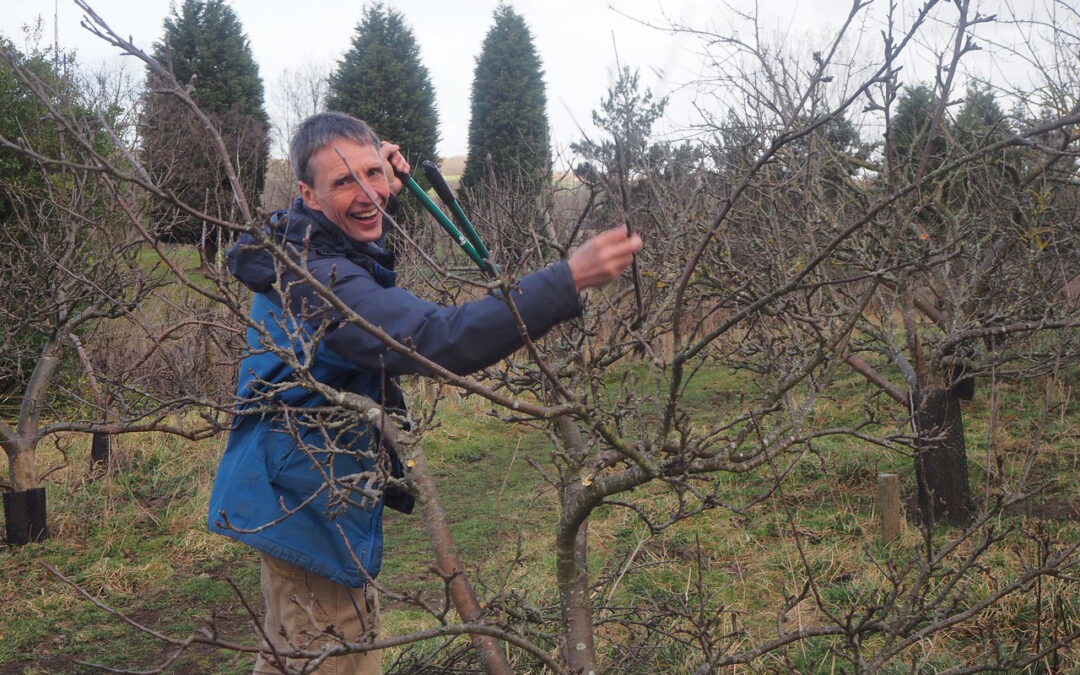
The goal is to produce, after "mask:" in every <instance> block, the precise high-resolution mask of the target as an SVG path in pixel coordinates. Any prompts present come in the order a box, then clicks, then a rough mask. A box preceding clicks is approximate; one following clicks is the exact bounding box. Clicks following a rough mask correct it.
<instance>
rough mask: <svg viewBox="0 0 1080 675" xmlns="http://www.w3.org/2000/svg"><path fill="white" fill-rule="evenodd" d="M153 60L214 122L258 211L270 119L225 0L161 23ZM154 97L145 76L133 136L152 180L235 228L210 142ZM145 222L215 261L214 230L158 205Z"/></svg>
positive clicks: (174, 104)
mask: <svg viewBox="0 0 1080 675" xmlns="http://www.w3.org/2000/svg"><path fill="white" fill-rule="evenodd" d="M153 55H154V58H156V59H157V60H158V61H160V62H161V63H162V64H163V65H164V66H165V67H166V68H168V69H170V70H171V71H172V73H173V74H174V75H175V76H176V79H177V80H178V81H179V82H180V83H181V85H186V86H187V87H188V89H189V91H190V92H191V97H192V98H193V99H194V100H195V102H196V103H197V104H198V105H199V107H200V108H202V110H203V111H204V112H205V113H207V115H208V116H209V117H210V119H211V120H212V121H213V123H214V125H215V126H216V127H217V129H218V131H219V132H220V133H221V137H222V140H223V141H224V142H225V146H226V148H227V149H228V152H229V155H230V157H231V158H232V165H233V168H234V169H235V170H236V172H237V176H238V177H239V179H240V183H241V185H242V187H243V190H244V195H245V197H246V198H247V200H248V204H249V205H250V206H251V207H252V208H254V207H255V206H257V205H258V203H259V195H260V194H261V192H262V188H263V184H264V181H265V174H266V162H267V157H268V155H269V141H268V128H269V117H268V116H267V114H266V110H265V108H264V105H263V86H262V80H261V79H260V78H259V69H258V66H257V65H256V63H255V59H254V57H253V55H252V52H251V46H250V44H249V43H248V39H247V37H246V36H245V35H244V31H243V27H242V26H241V24H240V20H239V19H238V18H237V16H236V14H235V13H234V12H233V10H232V9H231V8H230V7H229V6H228V5H227V4H226V3H225V0H184V2H183V4H182V5H181V6H180V7H179V8H175V7H174V8H173V11H172V15H171V16H169V17H167V18H166V19H165V23H164V35H163V36H162V39H161V41H160V42H157V43H155V44H154V49H153ZM160 89H161V82H160V81H159V79H158V78H157V76H155V75H153V74H152V73H150V74H148V77H147V93H146V105H145V109H144V112H143V117H142V120H141V124H140V131H141V134H142V139H143V152H144V160H145V162H146V164H147V166H148V168H149V169H150V171H151V174H152V175H153V176H154V177H155V179H157V180H160V181H161V182H162V183H163V185H164V186H165V187H166V189H168V190H170V191H171V192H172V193H173V194H174V195H176V197H177V198H178V199H179V200H180V201H182V202H184V203H186V204H188V205H189V206H192V207H194V208H196V209H198V210H200V211H202V212H204V213H206V214H208V215H210V216H213V217H215V218H220V219H222V220H235V219H236V217H237V215H238V212H237V210H236V198H235V196H234V194H233V190H232V188H231V186H230V184H229V181H228V178H227V175H226V172H225V164H224V162H223V161H222V159H221V158H220V156H219V154H218V151H217V149H216V146H215V144H214V143H213V139H212V137H211V135H210V134H209V133H207V131H206V129H205V128H204V126H203V125H202V124H201V123H199V122H198V120H197V119H195V117H194V115H193V114H192V113H191V111H190V110H188V109H187V108H186V107H184V106H183V104H182V103H180V101H179V100H178V99H177V98H176V97H175V96H171V95H168V94H161V93H157V92H158V90H160ZM151 215H152V222H153V224H154V225H155V226H157V227H159V228H160V231H161V233H162V235H163V236H164V237H166V238H167V239H171V240H173V241H178V242H182V243H201V244H202V246H201V249H202V251H203V253H204V254H206V255H207V256H209V257H213V254H214V253H216V251H217V236H216V233H217V232H216V228H215V227H213V226H212V225H208V224H207V223H206V222H204V221H203V220H202V219H199V218H196V217H194V216H191V215H189V214H186V213H184V212H182V211H180V210H178V209H176V208H174V207H170V206H168V205H164V204H162V205H158V206H155V207H154V209H153V211H152V214H151Z"/></svg>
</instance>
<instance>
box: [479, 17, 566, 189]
mask: <svg viewBox="0 0 1080 675" xmlns="http://www.w3.org/2000/svg"><path fill="white" fill-rule="evenodd" d="M468 152H469V154H468V159H467V160H466V165H465V173H464V175H463V176H462V178H461V184H462V187H463V188H466V189H469V190H473V191H475V189H476V188H478V187H481V186H484V185H486V184H488V182H489V180H490V178H491V177H495V181H496V184H497V185H498V186H500V187H501V188H503V189H508V188H509V189H515V190H520V191H521V192H522V193H523V194H526V195H534V194H538V193H539V192H540V189H541V188H542V187H543V182H544V180H545V179H546V177H547V175H548V173H549V169H550V166H551V151H550V147H549V138H548V118H547V93H546V91H545V85H544V71H543V69H542V64H541V63H540V56H539V55H538V54H537V52H536V48H535V47H534V46H533V39H532V33H531V32H530V31H529V28H528V26H526V25H525V20H524V19H523V18H522V17H521V15H519V14H518V13H517V12H515V11H514V10H513V9H512V8H511V7H509V6H507V5H500V6H499V7H498V8H497V9H496V10H495V23H494V25H492V27H491V30H489V31H488V34H487V37H485V38H484V44H483V47H482V48H481V52H480V56H479V57H477V59H476V71H475V76H474V79H473V88H472V118H471V119H470V121H469V151H468Z"/></svg>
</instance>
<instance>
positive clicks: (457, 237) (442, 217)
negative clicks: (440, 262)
mask: <svg viewBox="0 0 1080 675" xmlns="http://www.w3.org/2000/svg"><path fill="white" fill-rule="evenodd" d="M394 175H396V176H397V177H398V179H399V180H401V182H402V183H404V185H405V187H406V188H408V189H409V192H411V193H413V196H415V197H416V198H417V199H419V200H420V203H421V204H423V206H424V208H425V209H427V211H428V213H430V214H431V215H432V216H434V217H435V220H437V221H439V224H440V225H442V227H443V229H444V230H446V232H447V234H449V235H450V237H451V238H452V239H453V240H454V241H456V242H457V243H458V246H460V247H461V248H462V250H464V251H465V253H466V254H467V255H468V256H469V257H470V258H471V259H472V261H473V262H474V263H476V265H477V267H479V268H480V269H481V270H482V271H484V272H487V273H488V274H490V275H492V276H496V275H495V271H494V270H493V269H492V268H491V267H490V266H488V264H487V263H486V262H485V261H484V258H483V257H481V256H480V254H479V253H478V252H477V251H476V248H475V247H474V246H473V245H472V244H471V243H470V242H469V240H468V239H466V238H465V236H464V235H462V234H461V231H460V230H458V229H457V227H455V226H454V223H452V222H450V219H449V218H447V217H446V214H445V213H443V212H442V209H440V208H439V206H438V204H436V203H435V202H433V201H431V197H428V196H427V193H426V192H424V189H423V188H421V187H420V186H419V185H417V183H416V181H415V180H413V178H412V176H410V175H409V174H407V173H401V172H400V171H398V170H397V169H395V170H394Z"/></svg>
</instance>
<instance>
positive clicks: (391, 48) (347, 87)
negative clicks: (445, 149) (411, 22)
mask: <svg viewBox="0 0 1080 675" xmlns="http://www.w3.org/2000/svg"><path fill="white" fill-rule="evenodd" d="M326 105H327V108H328V109H329V110H338V111H341V112H344V113H348V114H350V115H352V116H354V117H358V118H360V119H362V120H364V121H365V122H367V123H368V124H369V125H371V128H372V129H374V130H375V133H377V134H378V135H379V137H380V138H385V139H387V140H389V141H392V142H394V143H397V144H398V145H400V146H401V150H402V154H404V155H405V158H406V159H407V160H408V161H409V163H410V164H412V165H413V166H418V165H419V163H420V162H421V161H423V160H425V159H427V160H431V161H433V162H437V161H438V158H437V155H436V145H437V144H438V142H439V115H438V111H437V110H436V108H435V89H434V88H433V87H432V85H431V80H430V78H429V77H428V71H427V68H426V67H424V65H423V64H422V63H421V62H420V48H419V46H418V45H417V43H416V39H415V38H414V37H413V33H412V29H411V28H409V26H408V25H407V24H406V22H405V18H404V17H403V16H402V15H401V14H400V13H399V12H398V11H396V10H394V9H387V8H385V7H384V6H383V5H382V3H375V4H373V5H371V6H370V7H368V8H367V9H366V10H365V12H364V16H363V18H362V19H361V20H360V23H359V24H357V26H356V32H355V34H354V35H353V39H352V48H351V49H350V50H349V51H348V52H347V53H346V54H345V56H344V57H343V58H342V59H341V61H339V62H338V64H337V67H336V68H335V70H334V72H333V73H332V74H331V75H330V93H329V96H328V97H327V101H326ZM414 173H415V174H416V177H417V178H419V177H420V172H419V171H416V172H414Z"/></svg>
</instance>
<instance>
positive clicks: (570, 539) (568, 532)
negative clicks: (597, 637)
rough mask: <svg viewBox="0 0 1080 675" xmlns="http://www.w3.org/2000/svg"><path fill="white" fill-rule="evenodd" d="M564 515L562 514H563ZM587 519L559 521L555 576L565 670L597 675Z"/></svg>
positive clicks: (582, 674) (564, 511)
mask: <svg viewBox="0 0 1080 675" xmlns="http://www.w3.org/2000/svg"><path fill="white" fill-rule="evenodd" d="M566 512H567V510H566V509H565V508H564V509H563V513H564V514H565V513H566ZM564 517H565V516H564ZM588 524H589V521H588V520H582V521H581V523H580V524H572V523H567V522H566V521H565V520H564V521H563V522H560V523H559V534H558V538H557V541H556V550H555V555H556V575H557V579H558V583H559V599H560V604H561V605H562V614H563V636H562V640H563V652H564V659H565V662H566V666H567V669H568V670H569V671H570V672H571V673H575V675H596V673H598V672H599V670H598V668H597V667H596V645H595V643H594V642H593V626H592V604H591V602H590V600H589V573H588V568H587V567H586V565H585V563H586V561H587V559H588V556H587V549H586V543H587V541H588V532H589V527H588Z"/></svg>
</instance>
